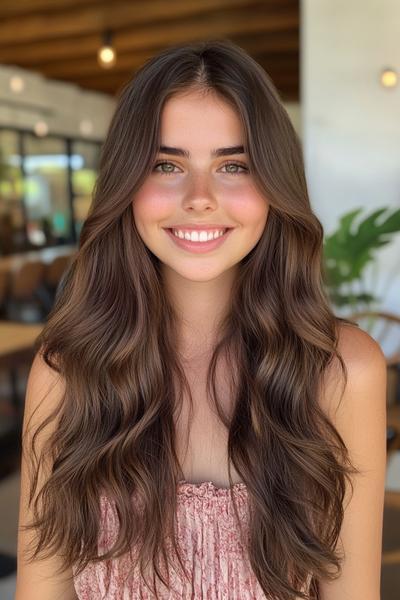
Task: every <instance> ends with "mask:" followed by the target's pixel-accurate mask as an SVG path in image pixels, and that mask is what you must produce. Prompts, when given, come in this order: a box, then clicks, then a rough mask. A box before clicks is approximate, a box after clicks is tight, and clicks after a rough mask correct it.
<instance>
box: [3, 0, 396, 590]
mask: <svg viewBox="0 0 400 600" xmlns="http://www.w3.org/2000/svg"><path fill="white" fill-rule="evenodd" d="M399 22H400V2H391V1H390V0H382V1H381V2H379V3H378V2H365V0H353V1H352V2H339V3H332V2H331V1H330V0H318V2H316V1H315V0H301V1H300V0H207V1H205V0H169V1H168V2H167V1H166V0H156V1H153V2H148V1H146V0H129V1H127V0H114V1H113V2H112V3H111V2H104V0H79V1H78V0H17V1H16V0H2V2H1V3H0V453H1V459H0V514H1V520H0V598H1V600H11V599H12V598H14V594H15V587H16V570H17V531H18V510H19V496H20V465H21V432H22V423H23V414H24V402H25V395H26V388H27V381H28V376H29V373H30V368H31V365H32V361H33V358H34V343H35V340H36V338H37V336H38V335H39V334H40V332H41V331H42V329H43V327H44V325H45V323H46V320H47V318H48V316H49V314H50V313H51V311H52V308H53V305H54V302H55V300H56V297H57V293H58V291H59V290H60V288H61V284H62V282H63V277H64V276H65V275H66V274H67V273H68V269H69V267H70V265H71V264H72V261H73V259H74V256H75V254H76V253H77V251H78V249H79V242H80V233H81V229H82V227H83V224H84V222H85V219H86V216H87V214H88V212H89V211H90V207H91V204H92V200H93V192H94V189H95V183H96V179H97V176H98V172H99V164H100V158H101V152H102V145H103V142H104V140H105V138H106V135H107V131H108V126H109V124H110V121H111V118H112V115H113V112H114V109H115V106H116V103H117V100H118V97H119V94H120V93H121V90H122V89H123V87H124V85H125V84H126V82H127V81H128V80H129V79H130V78H131V77H132V76H133V75H134V73H135V71H136V70H137V69H139V68H140V67H141V65H143V64H144V63H145V61H146V60H148V59H149V58H150V57H152V56H153V55H155V54H156V53H158V52H160V51H161V50H163V49H164V48H168V47H170V46H173V45H175V44H183V43H189V42H195V41H201V40H208V39H227V40H231V41H232V42H234V43H236V44H238V45H239V46H240V47H242V48H243V49H244V50H246V52H248V53H249V54H250V55H251V56H252V57H253V58H254V59H255V60H256V61H257V62H258V63H259V64H260V65H261V66H262V67H263V68H264V69H265V71H266V72H267V73H268V75H269V77H270V78H271V80H272V82H273V83H274V85H275V87H276V89H277V91H278V93H279V96H280V98H281V100H282V102H283V104H284V107H285V109H286V111H287V113H288V115H289V117H290V119H291V122H292V124H293V126H294V129H295V130H296V133H297V135H298V137H299V139H300V141H301V144H302V150H303V155H304V163H305V172H306V177H307V184H308V191H309V195H310V201H311V204H312V206H313V209H314V211H315V213H316V215H317V216H318V218H319V219H320V221H321V223H322V225H323V227H324V235H325V241H324V255H323V257H322V258H323V260H324V267H325V270H324V273H325V276H326V279H325V280H324V283H325V285H326V291H327V294H328V296H329V298H330V301H331V304H332V308H333V310H334V312H335V313H336V314H337V315H338V316H343V317H345V318H347V319H350V320H353V321H354V322H356V323H358V325H359V326H360V327H361V328H363V329H364V330H365V331H367V332H368V333H369V334H370V335H371V336H372V337H373V338H374V339H375V340H376V341H377V342H378V343H379V344H380V346H381V348H382V351H383V353H384V355H385V359H386V366H387V389H386V408H387V425H386V450H387V464H386V482H385V498H384V514H383V539H382V562H381V598H382V600H395V599H397V600H398V598H399V597H400V596H399V590H400V260H399V257H400V82H399V81H398V80H399V77H400V42H399V39H400V38H399V35H398V24H399ZM360 427H362V423H361V424H360ZM233 600H235V599H233Z"/></svg>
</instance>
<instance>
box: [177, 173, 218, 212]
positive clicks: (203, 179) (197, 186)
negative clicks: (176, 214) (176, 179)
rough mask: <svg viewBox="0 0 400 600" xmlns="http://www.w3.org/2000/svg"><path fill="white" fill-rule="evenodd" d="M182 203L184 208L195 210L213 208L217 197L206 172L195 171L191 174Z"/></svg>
mask: <svg viewBox="0 0 400 600" xmlns="http://www.w3.org/2000/svg"><path fill="white" fill-rule="evenodd" d="M183 205H184V208H195V209H197V210H204V209H206V208H214V207H215V206H216V205H217V198H216V196H215V192H214V190H213V186H212V185H211V181H210V176H209V175H208V174H207V173H196V174H193V175H192V176H191V178H190V183H189V187H188V190H187V192H186V194H185V196H184V200H183Z"/></svg>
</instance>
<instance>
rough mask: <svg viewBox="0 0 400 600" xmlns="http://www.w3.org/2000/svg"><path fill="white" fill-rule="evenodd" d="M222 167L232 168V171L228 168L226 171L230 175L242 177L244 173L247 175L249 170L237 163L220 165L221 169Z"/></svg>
mask: <svg viewBox="0 0 400 600" xmlns="http://www.w3.org/2000/svg"><path fill="white" fill-rule="evenodd" d="M223 167H234V169H233V170H232V169H230V168H229V170H228V171H226V172H227V173H229V174H230V175H243V174H244V173H248V172H249V169H248V168H247V167H246V166H245V165H242V164H240V163H237V162H227V163H225V164H224V165H222V168H223ZM236 169H243V171H238V170H236Z"/></svg>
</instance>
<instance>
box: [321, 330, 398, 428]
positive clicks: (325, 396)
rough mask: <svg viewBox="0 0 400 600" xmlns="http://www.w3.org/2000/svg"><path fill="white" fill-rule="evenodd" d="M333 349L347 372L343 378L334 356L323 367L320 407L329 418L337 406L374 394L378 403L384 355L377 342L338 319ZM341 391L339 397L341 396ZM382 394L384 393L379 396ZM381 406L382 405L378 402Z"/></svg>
mask: <svg viewBox="0 0 400 600" xmlns="http://www.w3.org/2000/svg"><path fill="white" fill-rule="evenodd" d="M337 351H338V353H339V355H340V356H341V357H342V360H343V363H344V366H345V368H346V372H347V381H346V382H345V380H344V375H343V372H342V369H341V367H340V363H339V360H338V359H337V358H336V357H335V358H334V360H333V361H332V363H331V365H330V366H329V368H328V369H327V372H326V374H325V377H324V386H323V390H322V392H323V393H322V396H321V404H322V407H323V408H324V409H325V410H326V412H327V413H328V414H329V416H330V417H331V418H335V417H336V416H338V415H337V412H338V411H340V410H346V408H347V410H348V409H349V406H348V405H349V402H351V404H352V405H356V404H357V403H363V402H367V401H368V398H373V397H374V395H375V397H376V401H377V402H379V400H378V397H379V398H380V403H381V405H382V404H383V401H384V400H385V398H386V395H385V394H384V395H383V393H382V392H383V390H384V389H385V392H386V376H387V374H386V370H387V367H386V358H385V355H384V353H383V350H382V348H381V346H380V345H379V344H378V342H377V341H376V340H375V339H374V338H373V337H371V336H370V335H369V334H368V333H367V332H366V331H364V330H363V329H360V328H359V327H357V326H355V325H354V326H352V325H349V324H347V323H340V324H339V325H338V328H337ZM342 393H343V398H342ZM383 396H384V397H383ZM381 408H382V406H381Z"/></svg>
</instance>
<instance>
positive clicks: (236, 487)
mask: <svg viewBox="0 0 400 600" xmlns="http://www.w3.org/2000/svg"><path fill="white" fill-rule="evenodd" d="M231 489H232V490H233V492H235V493H238V494H239V495H242V494H244V495H247V486H246V484H245V483H243V482H242V481H239V482H237V483H234V484H233V486H232V487H228V488H224V487H217V486H216V485H215V484H214V483H213V482H212V481H201V482H200V483H190V482H189V481H186V479H181V480H180V481H178V495H185V496H206V497H208V498H210V497H217V498H228V497H229V496H230V493H231Z"/></svg>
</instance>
